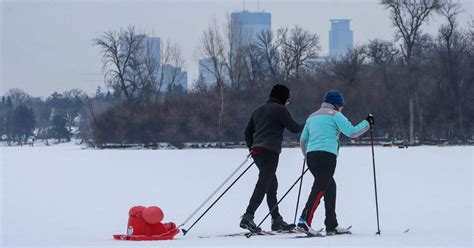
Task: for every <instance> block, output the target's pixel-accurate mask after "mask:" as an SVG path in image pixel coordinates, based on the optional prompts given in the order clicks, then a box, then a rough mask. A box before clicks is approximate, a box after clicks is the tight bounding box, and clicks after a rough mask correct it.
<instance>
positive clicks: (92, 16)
mask: <svg viewBox="0 0 474 248" xmlns="http://www.w3.org/2000/svg"><path fill="white" fill-rule="evenodd" d="M461 2H462V4H463V6H464V9H465V11H464V13H462V14H461V16H460V18H459V21H460V23H461V25H463V26H465V25H466V24H467V22H468V20H469V18H470V17H472V16H473V15H474V14H473V9H474V4H473V2H474V1H473V0H464V1H461ZM0 6H1V7H0V8H1V20H0V22H1V46H0V47H1V50H0V55H1V61H0V75H1V77H0V78H1V88H0V94H3V93H4V92H5V91H6V90H8V89H9V88H20V89H23V90H25V91H26V92H28V93H30V94H32V95H34V96H48V95H50V94H51V93H52V92H53V91H64V90H68V89H72V88H79V89H83V90H85V91H86V92H87V93H92V92H94V91H95V89H96V88H97V86H99V85H100V86H102V87H103V86H104V83H103V81H104V80H103V73H102V64H101V56H100V53H99V50H98V48H97V47H93V46H92V42H91V40H92V39H93V38H95V37H98V36H100V35H101V34H102V33H103V32H104V31H107V30H117V29H120V28H121V27H126V26H128V25H129V24H132V25H135V26H136V27H138V29H139V30H140V31H144V32H148V33H151V34H152V35H154V36H159V37H161V38H162V39H164V40H168V39H169V40H171V41H176V42H178V43H179V44H180V46H181V47H182V49H183V52H184V56H185V59H186V64H187V66H186V70H187V71H188V78H189V80H188V83H189V84H192V81H193V80H194V79H195V78H196V77H197V70H198V66H197V58H198V55H199V52H198V50H199V43H200V38H201V34H202V31H203V30H204V29H205V28H206V27H208V25H209V24H210V23H211V22H212V20H213V19H216V20H218V21H224V19H225V16H226V13H230V12H233V11H240V10H242V9H243V8H244V1H243V0H238V1H237V0H220V1H217V0H215V1H197V0H194V1H192V0H188V1H184V0H179V1H171V0H168V1H164V0H162V1H131V0H130V1H111V0H102V1H92V0H89V1H64V0H63V1H4V0H1V5H0ZM259 6H260V10H265V11H267V12H271V14H272V29H273V30H276V29H278V28H280V27H285V26H288V27H291V26H294V25H296V24H297V25H300V26H302V27H304V28H305V29H308V30H310V31H311V32H315V33H317V34H318V35H319V36H320V39H321V45H322V53H327V52H328V31H329V29H330V23H329V19H336V18H348V19H352V23H351V27H352V30H353V31H354V43H355V44H362V43H365V42H367V41H368V40H370V39H374V38H382V39H393V34H394V28H393V27H392V25H391V23H390V20H389V17H388V11H387V10H385V9H384V8H383V7H382V6H381V5H380V4H379V1H378V0H363V1H362V0H337V1H335V0H332V1H330V0H326V1H322V0H314V1H301V0H299V1H298V0H261V1H260V4H259ZM245 8H246V9H247V10H249V11H256V10H257V8H258V1H257V0H246V1H245ZM432 22H433V23H432V24H430V25H429V26H427V27H425V30H426V31H428V32H436V30H437V28H438V25H439V24H440V20H439V18H438V20H436V19H434V20H432Z"/></svg>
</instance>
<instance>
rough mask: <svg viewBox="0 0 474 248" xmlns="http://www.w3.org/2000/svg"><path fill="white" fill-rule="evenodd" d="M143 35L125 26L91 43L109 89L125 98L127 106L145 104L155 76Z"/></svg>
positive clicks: (106, 33)
mask: <svg viewBox="0 0 474 248" xmlns="http://www.w3.org/2000/svg"><path fill="white" fill-rule="evenodd" d="M146 38H147V36H146V34H144V33H139V32H137V31H136V30H135V27H133V26H129V27H128V28H127V29H125V30H124V29H122V30H120V31H119V32H116V31H107V32H105V33H104V34H103V35H102V36H101V37H99V38H96V39H94V40H93V44H94V45H95V46H98V47H99V48H100V49H101V52H102V60H103V63H104V65H103V69H104V71H105V76H106V78H107V81H108V82H109V83H110V84H111V86H112V87H113V88H114V89H115V90H118V91H119V92H120V93H123V94H124V95H125V98H126V100H127V102H128V104H129V105H131V106H136V105H138V104H140V103H142V102H143V101H145V100H147V98H148V94H149V93H150V89H151V88H152V85H153V81H154V79H155V75H156V73H157V72H156V69H157V64H158V62H157V60H156V58H155V57H154V54H153V53H152V52H151V51H150V49H149V45H150V44H149V42H148V40H147V39H146Z"/></svg>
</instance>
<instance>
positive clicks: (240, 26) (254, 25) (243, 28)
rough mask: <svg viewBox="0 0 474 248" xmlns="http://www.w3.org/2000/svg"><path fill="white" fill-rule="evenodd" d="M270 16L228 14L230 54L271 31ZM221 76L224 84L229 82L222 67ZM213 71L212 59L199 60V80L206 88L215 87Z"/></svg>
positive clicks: (245, 12) (257, 13)
mask: <svg viewBox="0 0 474 248" xmlns="http://www.w3.org/2000/svg"><path fill="white" fill-rule="evenodd" d="M271 19H272V16H271V14H270V13H268V12H249V11H245V10H244V11H241V12H233V13H231V14H230V25H231V30H230V32H231V37H232V38H231V42H232V43H233V44H232V53H233V54H235V53H236V52H237V50H235V49H239V48H240V47H242V46H247V45H249V44H252V43H255V42H257V38H258V35H259V34H260V33H261V32H262V31H267V30H268V31H271V29H272V20H271ZM220 67H221V68H222V71H221V75H222V76H223V78H224V81H225V82H224V83H227V82H229V81H230V77H229V73H228V71H227V70H226V69H225V68H224V67H223V66H220ZM214 71H215V69H214V66H213V64H212V59H210V58H203V59H200V60H199V80H201V81H202V82H203V83H204V84H205V85H206V86H208V87H212V86H215V85H216V83H217V82H216V77H215V73H214Z"/></svg>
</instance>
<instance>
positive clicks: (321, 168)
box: [301, 151, 338, 230]
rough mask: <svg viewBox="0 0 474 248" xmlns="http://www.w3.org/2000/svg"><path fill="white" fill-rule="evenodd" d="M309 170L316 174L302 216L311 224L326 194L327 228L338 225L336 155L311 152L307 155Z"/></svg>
mask: <svg viewBox="0 0 474 248" xmlns="http://www.w3.org/2000/svg"><path fill="white" fill-rule="evenodd" d="M306 161H307V164H308V168H309V171H311V174H313V176H314V183H313V188H312V189H311V193H310V194H309V197H308V201H307V202H306V205H305V208H304V209H303V213H302V214H301V217H302V218H303V219H304V220H305V221H306V222H307V223H308V225H310V226H311V223H312V221H313V215H314V212H315V211H316V208H317V207H318V205H319V202H320V200H321V198H322V197H323V196H324V206H325V208H326V220H325V221H324V224H325V225H326V230H331V229H334V228H335V227H337V225H338V224H337V218H336V182H335V181H334V177H333V176H334V171H335V170H336V155H334V154H332V153H329V152H323V151H316V152H309V153H308V154H307V155H306Z"/></svg>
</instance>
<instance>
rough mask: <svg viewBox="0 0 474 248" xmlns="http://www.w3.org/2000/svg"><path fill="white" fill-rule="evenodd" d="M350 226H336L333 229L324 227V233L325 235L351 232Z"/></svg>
mask: <svg viewBox="0 0 474 248" xmlns="http://www.w3.org/2000/svg"><path fill="white" fill-rule="evenodd" d="M351 227H352V226H349V227H347V228H344V227H340V226H336V227H335V228H334V229H329V230H328V229H326V235H327V236H333V235H340V234H352V233H351V231H349V230H350V229H351Z"/></svg>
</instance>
